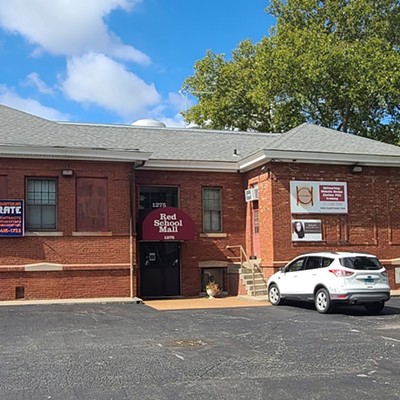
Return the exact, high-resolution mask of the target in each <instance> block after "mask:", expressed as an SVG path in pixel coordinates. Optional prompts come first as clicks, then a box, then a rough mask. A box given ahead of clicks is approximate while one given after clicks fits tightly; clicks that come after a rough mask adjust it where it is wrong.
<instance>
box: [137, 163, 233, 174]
mask: <svg viewBox="0 0 400 400" xmlns="http://www.w3.org/2000/svg"><path fill="white" fill-rule="evenodd" d="M140 169H141V170H146V169H147V170H164V171H191V172H194V171H205V172H238V169H239V167H238V163H237V162H236V161H231V162H229V161H197V160H196V161H193V160H148V161H146V164H144V166H143V167H141V168H140Z"/></svg>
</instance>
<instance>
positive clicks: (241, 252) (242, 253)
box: [226, 245, 256, 296]
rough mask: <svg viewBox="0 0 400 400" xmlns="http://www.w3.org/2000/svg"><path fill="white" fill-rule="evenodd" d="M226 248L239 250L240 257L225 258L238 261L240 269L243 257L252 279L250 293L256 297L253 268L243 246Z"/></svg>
mask: <svg viewBox="0 0 400 400" xmlns="http://www.w3.org/2000/svg"><path fill="white" fill-rule="evenodd" d="M226 248H227V249H228V250H232V249H239V252H240V256H232V257H229V256H228V257H227V258H228V259H230V260H232V259H239V260H240V266H241V267H243V256H244V258H245V260H246V262H247V265H248V266H250V269H251V273H252V277H253V290H252V292H253V296H255V295H256V276H255V273H254V270H255V268H254V265H253V263H251V262H250V258H249V256H248V255H247V253H246V251H245V250H244V248H243V246H242V245H235V246H229V245H228V246H226Z"/></svg>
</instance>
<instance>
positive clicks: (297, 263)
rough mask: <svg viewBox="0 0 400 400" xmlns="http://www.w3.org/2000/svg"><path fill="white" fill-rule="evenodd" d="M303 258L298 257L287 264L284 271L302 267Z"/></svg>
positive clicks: (298, 269)
mask: <svg viewBox="0 0 400 400" xmlns="http://www.w3.org/2000/svg"><path fill="white" fill-rule="evenodd" d="M304 260H305V258H299V259H297V260H295V261H293V262H292V263H291V264H289V265H288V266H287V267H286V269H285V272H297V271H301V270H302V269H303V263H304Z"/></svg>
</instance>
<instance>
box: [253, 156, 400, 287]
mask: <svg viewBox="0 0 400 400" xmlns="http://www.w3.org/2000/svg"><path fill="white" fill-rule="evenodd" d="M268 168H269V170H270V173H269V176H268V181H269V182H271V185H272V194H271V198H269V194H265V193H264V192H263V191H262V190H261V192H260V198H261V199H262V200H260V201H261V202H263V201H264V200H265V198H266V199H267V201H266V203H267V205H266V206H265V209H263V210H260V224H261V225H267V226H268V228H267V230H265V231H264V232H265V234H264V235H262V236H261V237H262V240H263V241H262V247H264V248H266V249H268V251H266V252H265V253H264V254H266V257H265V258H263V267H264V268H265V275H266V276H269V275H270V274H272V273H273V271H274V270H276V269H277V267H278V266H280V265H283V264H285V263H286V262H287V261H289V260H290V259H292V258H293V257H295V256H297V255H299V254H301V253H305V252H310V251H319V250H322V251H356V252H367V253H372V254H376V255H377V256H378V257H379V258H380V259H381V260H388V259H394V258H399V257H400V213H399V207H400V175H399V172H398V169H396V168H378V167H376V168H374V167H363V171H362V173H359V174H353V173H351V167H350V166H335V165H332V166H330V165H315V164H295V163H291V164H288V163H270V164H268ZM255 172H256V171H255ZM248 178H249V179H251V178H252V177H251V176H249V177H248ZM291 180H300V181H302V180H304V181H306V180H309V181H339V182H347V191H348V214H346V215H343V214H342V215H339V214H307V215H304V214H293V215H291V211H290V190H289V189H290V181H291ZM261 187H262V186H261ZM268 203H270V206H271V208H272V219H271V214H270V212H269V209H268ZM292 217H293V218H294V219H296V218H299V219H320V220H321V222H322V236H323V241H322V242H292V240H291V220H292ZM269 233H271V234H269ZM271 240H272V242H273V253H272V254H273V258H272V260H271V258H270V257H268V255H269V254H271V252H270V250H269V249H270V246H271ZM271 261H272V262H271ZM385 264H387V263H385ZM274 267H275V268H274ZM388 269H389V268H388ZM389 274H390V280H391V283H392V288H399V287H400V285H399V284H397V285H395V283H394V271H393V270H392V269H389Z"/></svg>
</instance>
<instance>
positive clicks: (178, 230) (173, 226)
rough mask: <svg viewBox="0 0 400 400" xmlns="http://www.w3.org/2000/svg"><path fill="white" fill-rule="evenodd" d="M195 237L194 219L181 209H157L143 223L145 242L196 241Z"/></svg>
mask: <svg viewBox="0 0 400 400" xmlns="http://www.w3.org/2000/svg"><path fill="white" fill-rule="evenodd" d="M195 235H196V227H195V225H194V222H193V220H192V218H190V216H189V215H188V214H186V213H185V212H183V211H182V210H180V209H179V208H175V207H163V208H157V209H156V210H154V211H152V212H151V213H150V214H149V215H148V216H147V217H146V218H145V220H144V221H143V235H142V239H143V240H194V238H195Z"/></svg>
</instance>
